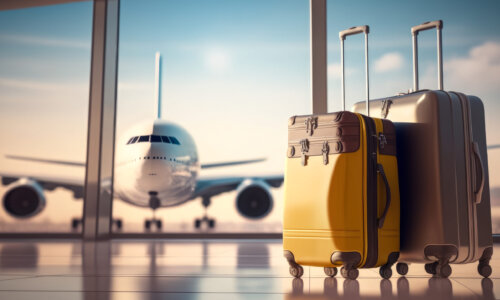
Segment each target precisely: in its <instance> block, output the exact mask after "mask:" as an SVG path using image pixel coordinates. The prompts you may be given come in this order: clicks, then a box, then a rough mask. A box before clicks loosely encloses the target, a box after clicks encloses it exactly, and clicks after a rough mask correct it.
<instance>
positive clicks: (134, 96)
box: [113, 0, 310, 233]
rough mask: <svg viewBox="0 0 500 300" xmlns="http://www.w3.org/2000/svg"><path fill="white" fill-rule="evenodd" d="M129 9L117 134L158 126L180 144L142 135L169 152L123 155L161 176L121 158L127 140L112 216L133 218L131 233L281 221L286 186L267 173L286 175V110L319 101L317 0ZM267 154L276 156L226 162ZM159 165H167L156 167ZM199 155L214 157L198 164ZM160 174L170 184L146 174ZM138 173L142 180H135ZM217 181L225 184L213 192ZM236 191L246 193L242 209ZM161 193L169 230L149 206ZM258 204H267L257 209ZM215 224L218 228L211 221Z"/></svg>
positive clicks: (126, 5)
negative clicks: (315, 88)
mask: <svg viewBox="0 0 500 300" xmlns="http://www.w3.org/2000/svg"><path fill="white" fill-rule="evenodd" d="M120 8H121V15H120V22H121V27H120V49H119V50H120V56H119V76H118V78H119V84H118V111H117V141H118V143H117V145H120V144H122V143H120V142H119V141H121V139H120V137H121V136H124V139H126V138H128V137H130V135H141V134H151V133H152V132H151V128H154V130H153V132H154V133H155V134H160V132H161V135H162V136H169V137H171V140H172V143H175V140H177V141H178V142H179V143H180V145H172V144H162V145H161V146H160V145H154V144H150V146H151V148H150V149H146V148H142V145H141V147H138V148H137V151H141V152H140V153H137V155H138V156H142V157H144V156H145V154H144V153H150V154H146V156H147V155H150V156H151V157H154V156H159V157H165V159H160V160H158V159H156V160H147V159H146V160H145V161H144V160H136V161H137V163H138V164H137V165H134V166H132V164H128V165H124V166H130V168H131V169H132V168H136V170H140V169H141V167H140V164H144V166H146V165H147V166H150V167H151V168H150V169H148V170H151V171H150V173H149V174H151V175H149V174H148V173H145V174H142V175H141V174H139V173H134V172H130V173H126V172H125V171H122V170H121V169H119V167H118V164H119V162H120V157H121V154H120V152H119V151H120V149H117V154H116V155H117V157H116V159H115V162H117V163H116V170H115V174H122V177H119V176H117V177H115V182H114V187H115V196H117V197H116V198H115V202H114V203H113V216H114V218H116V219H121V220H122V221H123V228H122V229H121V232H124V233H125V232H144V231H145V227H146V225H147V226H148V228H149V231H150V232H181V233H182V232H198V231H200V230H202V231H206V230H209V231H210V232H257V233H262V232H266V233H270V232H272V233H279V232H281V219H282V212H281V209H282V188H281V187H279V188H273V187H271V186H270V185H269V184H268V183H266V181H265V179H267V178H269V176H273V175H278V176H281V175H282V174H283V168H284V157H285V152H284V150H283V147H286V146H283V145H286V142H287V140H286V137H287V127H286V122H287V119H288V117H289V116H291V115H294V114H304V113H308V112H309V111H310V110H309V107H310V104H309V102H308V99H309V1H308V0H292V1H288V0H271V1H269V0H260V1H232V0H227V1H204V0H195V1H194V2H193V1H190V2H184V1H151V2H148V5H147V6H144V5H143V3H142V2H141V1H138V0H122V1H121V6H120ZM157 51H158V52H160V53H161V55H162V66H163V70H162V78H163V79H162V80H163V81H162V84H161V86H162V93H161V96H162V105H161V107H162V108H163V109H162V111H161V118H160V120H158V119H157V113H156V108H157V102H156V100H155V90H154V86H155V82H154V79H153V78H154V74H155V53H156V52H157ZM144 120H146V121H144ZM130 128H132V129H130ZM127 134H128V135H127ZM172 137H173V138H172ZM174 138H175V139H174ZM164 140H165V139H164ZM139 148H140V149H139ZM162 151H163V152H162ZM261 157H264V158H267V160H266V161H265V162H260V163H249V164H238V165H231V166H221V165H223V164H218V163H220V162H234V161H241V160H249V159H257V158H261ZM155 164H158V166H160V165H161V166H162V167H158V168H156V169H153V167H152V166H154V165H155ZM200 164H201V165H207V164H210V165H211V166H212V167H211V168H204V169H200V168H199V165H200ZM216 166H219V167H216ZM148 168H149V167H148ZM162 168H163V169H162ZM153 174H154V175H153ZM169 174H173V175H169ZM141 176H145V177H141ZM253 176H256V178H257V179H252V178H253ZM207 178H212V179H214V180H205V179H207ZM245 179H248V181H245ZM260 179H262V180H264V181H262V180H260ZM155 180H157V181H158V182H160V183H161V186H156V187H155V186H154V185H146V184H145V183H146V181H148V182H154V181H155ZM120 181H121V182H120ZM135 182H137V183H140V184H142V183H144V186H140V184H137V185H136V187H135V190H134V189H127V187H131V186H133V185H132V184H131V183H135ZM262 182H264V183H262ZM253 187H257V188H256V189H259V188H260V189H261V190H259V191H256V190H252V188H253ZM192 188H194V189H195V190H196V191H201V190H202V189H203V192H202V193H201V194H203V195H206V196H207V197H206V199H205V201H202V197H196V195H195V197H194V199H191V200H188V199H190V198H191V196H193V194H192V193H193V192H192V191H193V190H192ZM238 188H239V189H238ZM226 190H228V191H227V192H225V191H226ZM210 191H217V192H215V195H214V196H213V197H211V198H210V199H209V200H210V201H208V197H209V196H210V195H211V192H210ZM151 192H157V195H154V196H153V195H152V194H151ZM246 192H248V194H247V193H246ZM268 193H269V194H268ZM268 195H270V196H271V197H268ZM237 198H241V199H243V200H241V201H243V204H241V205H240V206H239V207H240V210H238V205H237V204H236V202H237V201H236V199H237ZM203 202H204V203H205V204H209V206H208V209H207V210H205V209H204V206H203ZM157 204H159V205H160V207H159V208H158V209H156V212H155V215H154V216H155V217H156V218H157V219H161V220H162V227H161V229H157V226H156V223H155V222H149V221H151V220H150V219H151V218H152V217H153V211H152V209H151V208H150V207H156V205H157ZM166 206H169V207H166ZM257 206H258V207H263V210H262V211H257V214H258V215H259V216H258V217H255V216H254V215H253V213H254V212H253V208H254V207H257ZM205 214H206V216H207V217H208V218H203V217H204V216H205ZM196 220H198V222H196ZM212 220H213V221H214V222H212ZM146 221H148V222H146ZM197 223H198V224H199V225H201V227H202V229H198V228H196V227H195V225H196V224H197ZM211 224H213V225H215V227H214V228H213V229H208V227H209V225H211ZM114 230H115V231H116V232H120V231H119V230H117V227H116V226H115V227H114ZM146 231H147V230H146Z"/></svg>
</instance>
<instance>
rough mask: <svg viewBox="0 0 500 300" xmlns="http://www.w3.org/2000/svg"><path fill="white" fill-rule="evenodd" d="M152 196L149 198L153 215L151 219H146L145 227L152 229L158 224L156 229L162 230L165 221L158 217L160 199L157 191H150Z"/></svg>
mask: <svg viewBox="0 0 500 300" xmlns="http://www.w3.org/2000/svg"><path fill="white" fill-rule="evenodd" d="M149 195H150V196H151V198H149V207H150V208H151V209H152V210H153V217H152V218H151V219H146V220H144V229H146V230H148V231H149V230H151V229H152V227H154V226H156V229H158V230H161V229H162V227H163V223H162V221H161V220H160V219H157V218H156V209H157V208H158V207H160V199H158V197H157V195H158V193H157V192H149Z"/></svg>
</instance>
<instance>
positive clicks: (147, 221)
mask: <svg viewBox="0 0 500 300" xmlns="http://www.w3.org/2000/svg"><path fill="white" fill-rule="evenodd" d="M144 228H146V229H148V230H149V229H151V221H150V220H146V221H144Z"/></svg>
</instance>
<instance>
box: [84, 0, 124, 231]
mask: <svg viewBox="0 0 500 300" xmlns="http://www.w3.org/2000/svg"><path fill="white" fill-rule="evenodd" d="M119 4H120V2H119V0H95V1H94V16H93V18H94V19H93V30H92V59H91V72H90V95H89V120H88V122H89V124H88V137H87V139H88V142H87V162H86V165H87V168H86V173H85V199H84V212H83V237H84V238H85V239H103V238H109V236H110V234H111V232H110V231H111V216H112V211H111V208H112V200H113V187H112V183H113V165H114V161H113V160H114V141H115V138H114V137H115V121H116V84H117V63H118V29H119V28H118V26H119Z"/></svg>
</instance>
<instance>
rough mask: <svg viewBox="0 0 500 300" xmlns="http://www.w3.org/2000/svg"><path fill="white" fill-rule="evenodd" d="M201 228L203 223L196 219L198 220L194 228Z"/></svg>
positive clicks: (195, 221)
mask: <svg viewBox="0 0 500 300" xmlns="http://www.w3.org/2000/svg"><path fill="white" fill-rule="evenodd" d="M200 226H201V221H200V219H196V220H194V227H195V228H200Z"/></svg>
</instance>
